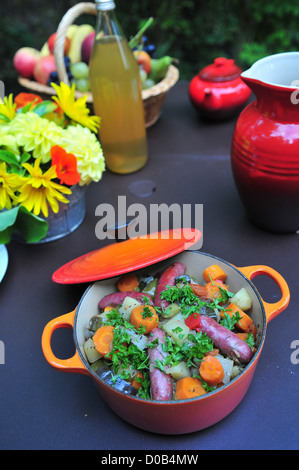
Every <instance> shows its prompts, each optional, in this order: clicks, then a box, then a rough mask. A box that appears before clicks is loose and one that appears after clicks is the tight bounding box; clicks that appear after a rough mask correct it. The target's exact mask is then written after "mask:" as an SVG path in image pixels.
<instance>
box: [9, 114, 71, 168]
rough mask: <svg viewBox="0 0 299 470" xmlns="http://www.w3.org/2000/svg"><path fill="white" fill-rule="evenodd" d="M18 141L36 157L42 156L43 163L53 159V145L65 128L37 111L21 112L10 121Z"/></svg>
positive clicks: (26, 150)
mask: <svg viewBox="0 0 299 470" xmlns="http://www.w3.org/2000/svg"><path fill="white" fill-rule="evenodd" d="M10 129H11V132H13V133H14V135H15V138H16V143H17V144H18V145H19V146H20V147H23V149H24V151H25V152H29V153H30V152H32V154H33V157H34V158H38V157H41V159H42V160H41V161H42V163H47V162H49V161H50V160H51V147H52V146H53V145H56V144H57V143H58V142H59V140H60V137H61V134H62V132H63V129H62V128H61V127H59V126H57V125H56V124H55V123H54V122H50V121H48V120H47V119H43V118H42V117H40V116H38V115H37V114H36V113H33V112H28V113H24V114H23V113H19V114H17V116H16V117H15V118H14V120H13V121H11V123H10Z"/></svg>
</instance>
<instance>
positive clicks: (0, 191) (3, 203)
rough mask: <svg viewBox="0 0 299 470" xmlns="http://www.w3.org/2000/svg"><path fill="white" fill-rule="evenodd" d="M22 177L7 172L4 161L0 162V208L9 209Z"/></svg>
mask: <svg viewBox="0 0 299 470" xmlns="http://www.w3.org/2000/svg"><path fill="white" fill-rule="evenodd" d="M23 181H24V179H23V178H22V177H21V176H19V175H17V174H15V173H7V171H6V163H5V162H3V163H0V210H2V209H4V208H5V209H11V206H12V204H11V203H12V201H14V200H15V199H16V196H15V191H16V190H17V189H18V188H19V187H20V186H21V185H22V183H23Z"/></svg>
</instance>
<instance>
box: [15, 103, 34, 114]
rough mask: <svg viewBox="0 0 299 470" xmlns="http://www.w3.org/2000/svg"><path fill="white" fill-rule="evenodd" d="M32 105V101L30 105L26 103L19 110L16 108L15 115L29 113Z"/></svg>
mask: <svg viewBox="0 0 299 470" xmlns="http://www.w3.org/2000/svg"><path fill="white" fill-rule="evenodd" d="M32 103H34V101H31V103H27V104H26V105H25V106H22V107H21V108H18V109H17V113H20V114H25V113H28V111H30V108H31V106H32Z"/></svg>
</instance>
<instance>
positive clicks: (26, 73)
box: [13, 47, 40, 78]
mask: <svg viewBox="0 0 299 470" xmlns="http://www.w3.org/2000/svg"><path fill="white" fill-rule="evenodd" d="M39 57H40V52H39V51H38V50H36V49H33V48H32V47H21V48H20V49H19V50H17V52H16V53H15V55H14V58H13V64H14V67H15V69H16V71H17V72H18V73H19V74H20V75H21V76H22V77H24V78H31V77H32V75H33V70H34V67H35V64H36V62H37V61H38V59H39Z"/></svg>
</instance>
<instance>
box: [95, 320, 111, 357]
mask: <svg viewBox="0 0 299 470" xmlns="http://www.w3.org/2000/svg"><path fill="white" fill-rule="evenodd" d="M113 330H114V326H111V325H104V326H101V327H100V328H98V329H97V331H96V332H95V334H94V335H93V337H92V339H93V342H94V346H95V348H96V350H97V351H98V352H99V353H100V354H101V355H102V356H106V354H108V353H109V352H110V351H112V341H113Z"/></svg>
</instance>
